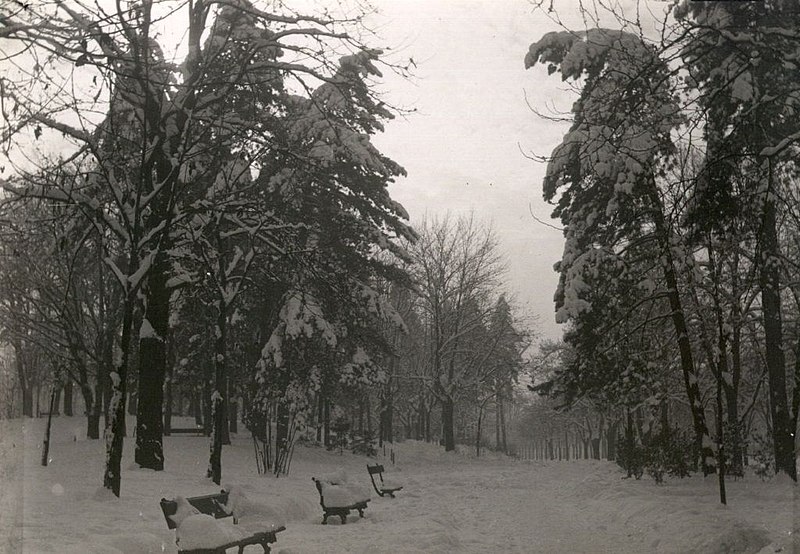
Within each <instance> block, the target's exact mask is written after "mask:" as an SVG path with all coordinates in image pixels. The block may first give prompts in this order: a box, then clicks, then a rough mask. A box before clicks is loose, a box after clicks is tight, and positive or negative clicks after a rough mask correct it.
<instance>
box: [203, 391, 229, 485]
mask: <svg viewBox="0 0 800 554" xmlns="http://www.w3.org/2000/svg"><path fill="white" fill-rule="evenodd" d="M211 419H212V420H213V422H214V423H213V425H212V429H211V441H210V454H211V455H210V456H209V461H208V473H207V476H208V477H210V478H211V480H212V481H214V483H216V484H217V485H219V484H221V483H222V433H221V431H222V427H223V425H224V424H225V419H224V417H223V413H222V395H221V394H220V393H219V391H217V390H215V391H214V392H213V394H212V395H211Z"/></svg>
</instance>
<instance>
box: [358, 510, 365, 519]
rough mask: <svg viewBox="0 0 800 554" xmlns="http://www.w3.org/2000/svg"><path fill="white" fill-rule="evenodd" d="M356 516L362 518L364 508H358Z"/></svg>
mask: <svg viewBox="0 0 800 554" xmlns="http://www.w3.org/2000/svg"><path fill="white" fill-rule="evenodd" d="M358 515H360V516H361V517H364V508H359V509H358Z"/></svg>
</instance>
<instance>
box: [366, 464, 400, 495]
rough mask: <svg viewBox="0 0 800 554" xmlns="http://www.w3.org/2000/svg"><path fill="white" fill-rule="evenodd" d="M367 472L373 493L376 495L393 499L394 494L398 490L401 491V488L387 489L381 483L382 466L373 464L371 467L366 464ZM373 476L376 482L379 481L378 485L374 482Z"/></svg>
mask: <svg viewBox="0 0 800 554" xmlns="http://www.w3.org/2000/svg"><path fill="white" fill-rule="evenodd" d="M367 471H368V472H369V479H370V481H372V486H373V487H374V488H375V492H376V493H378V496H384V495H386V494H388V495H389V496H390V497H392V498H394V493H396V492H397V491H399V490H402V488H403V487H397V486H392V487H388V486H386V485H385V484H384V482H383V471H384V470H383V466H382V465H381V464H375V465H373V466H371V465H369V464H367ZM375 475H377V476H378V480H379V481H380V485H378V483H376V482H375Z"/></svg>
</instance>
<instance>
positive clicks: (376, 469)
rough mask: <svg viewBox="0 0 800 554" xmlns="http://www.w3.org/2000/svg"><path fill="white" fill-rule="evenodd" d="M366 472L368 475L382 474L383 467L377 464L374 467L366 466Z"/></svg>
mask: <svg viewBox="0 0 800 554" xmlns="http://www.w3.org/2000/svg"><path fill="white" fill-rule="evenodd" d="M367 471H369V474H370V475H375V474H376V473H383V466H382V465H381V464H377V465H374V466H371V465H368V466H367Z"/></svg>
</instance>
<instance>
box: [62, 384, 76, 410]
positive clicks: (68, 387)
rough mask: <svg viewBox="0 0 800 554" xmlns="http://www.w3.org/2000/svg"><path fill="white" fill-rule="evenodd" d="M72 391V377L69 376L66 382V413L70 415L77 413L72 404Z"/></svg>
mask: <svg viewBox="0 0 800 554" xmlns="http://www.w3.org/2000/svg"><path fill="white" fill-rule="evenodd" d="M72 391H73V384H72V379H69V378H67V382H66V383H64V415H65V416H69V417H71V416H73V415H75V413H74V408H73V405H72Z"/></svg>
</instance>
